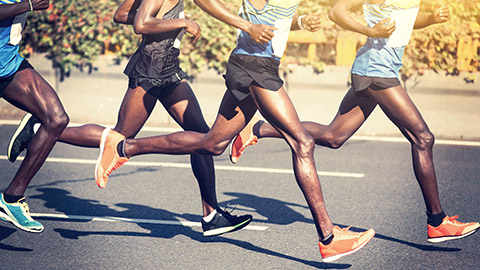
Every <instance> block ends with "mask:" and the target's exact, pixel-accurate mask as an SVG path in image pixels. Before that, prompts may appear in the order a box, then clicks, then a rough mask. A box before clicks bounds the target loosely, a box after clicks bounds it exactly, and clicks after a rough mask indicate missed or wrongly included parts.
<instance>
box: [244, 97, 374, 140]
mask: <svg viewBox="0 0 480 270" xmlns="http://www.w3.org/2000/svg"><path fill="white" fill-rule="evenodd" d="M376 105H377V102H376V101H375V100H374V99H372V98H362V97H358V96H356V95H355V93H354V91H353V89H350V90H349V91H348V92H347V94H346V95H345V97H344V98H343V100H342V103H341V104H340V108H339V109H338V112H337V114H336V116H335V118H334V119H333V121H332V122H331V123H330V124H329V125H322V124H319V123H316V122H308V121H304V122H302V125H303V127H304V128H305V129H306V130H307V131H308V133H309V134H310V135H311V136H312V137H313V139H314V140H315V144H317V145H321V146H326V147H330V148H335V149H336V148H340V147H341V146H342V145H343V144H344V143H345V142H346V141H347V140H348V139H349V138H350V137H351V136H352V135H353V134H354V133H355V132H356V131H357V130H358V129H359V128H360V127H361V126H362V124H363V123H364V122H365V120H366V119H367V118H368V117H369V116H370V114H371V113H372V111H373V110H374V109H375V107H376ZM257 130H258V131H257V132H255V135H257V137H259V138H264V137H275V138H281V137H282V136H281V134H280V133H279V132H278V131H277V130H276V129H275V128H274V127H273V126H272V125H270V124H269V123H264V124H262V125H261V126H260V127H259V128H258V129H257ZM254 131H255V129H254Z"/></svg>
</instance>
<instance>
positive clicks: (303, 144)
mask: <svg viewBox="0 0 480 270" xmlns="http://www.w3.org/2000/svg"><path fill="white" fill-rule="evenodd" d="M297 143H298V144H297V146H296V147H295V149H294V151H295V153H296V154H297V156H299V157H309V156H313V151H314V149H315V141H314V140H313V138H312V136H310V135H308V134H306V136H304V138H302V139H301V140H299V141H297Z"/></svg>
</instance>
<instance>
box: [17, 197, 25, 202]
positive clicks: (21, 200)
mask: <svg viewBox="0 0 480 270" xmlns="http://www.w3.org/2000/svg"><path fill="white" fill-rule="evenodd" d="M24 202H25V197H23V198H21V199H20V200H18V201H17V203H24Z"/></svg>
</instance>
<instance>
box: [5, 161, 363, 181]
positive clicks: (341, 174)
mask: <svg viewBox="0 0 480 270" xmlns="http://www.w3.org/2000/svg"><path fill="white" fill-rule="evenodd" d="M23 158H24V157H18V158H17V160H23ZM0 159H4V160H7V159H8V158H7V156H0ZM46 162H58V163H74V164H96V163H97V161H96V160H94V159H77V158H55V157H49V158H47V160H46ZM123 166H140V167H169V168H184V169H190V168H191V165H190V163H173V162H148V161H128V162H127V163H125V165H123ZM215 170H222V171H241V172H257V173H279V174H293V170H291V169H276V168H260V167H242V166H233V165H232V166H222V165H215ZM92 173H93V169H92ZM317 173H318V175H320V176H333V177H350V178H363V177H365V174H363V173H346V172H326V171H318V172H317Z"/></svg>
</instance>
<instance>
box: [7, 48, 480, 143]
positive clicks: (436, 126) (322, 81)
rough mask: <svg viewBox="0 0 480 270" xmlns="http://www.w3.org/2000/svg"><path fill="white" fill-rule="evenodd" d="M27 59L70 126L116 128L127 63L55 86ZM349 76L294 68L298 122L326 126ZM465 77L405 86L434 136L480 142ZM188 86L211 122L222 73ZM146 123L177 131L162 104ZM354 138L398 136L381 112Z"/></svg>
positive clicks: (478, 86)
mask: <svg viewBox="0 0 480 270" xmlns="http://www.w3.org/2000/svg"><path fill="white" fill-rule="evenodd" d="M30 61H31V63H32V64H33V65H34V67H35V68H36V69H37V70H38V71H39V73H41V74H42V75H43V76H44V77H45V78H46V79H47V81H48V82H49V83H50V84H51V85H52V86H54V88H55V89H56V90H57V91H58V94H59V96H60V98H61V100H62V102H63V104H64V106H65V109H66V111H67V113H68V114H69V116H70V119H71V122H72V123H89V122H93V123H99V124H107V125H114V124H115V122H116V119H117V112H118V109H119V106H120V103H121V101H122V99H123V95H124V93H125V90H126V88H127V78H126V76H125V75H123V68H124V66H125V64H126V62H122V63H121V64H120V65H116V64H114V60H113V57H109V56H105V57H102V58H101V59H100V60H99V61H98V62H97V64H96V66H97V68H98V70H96V71H94V72H92V74H90V75H89V74H87V72H80V71H73V72H72V74H71V76H70V77H69V78H67V79H66V80H65V81H63V82H59V81H58V80H56V77H55V72H54V71H53V70H52V69H51V68H50V66H51V64H50V62H48V60H46V59H45V58H43V57H42V56H35V57H33V58H31V59H30ZM348 74H349V69H348V67H327V68H326V70H325V72H324V73H321V74H314V73H313V72H312V70H311V69H310V68H308V67H296V68H295V69H294V72H293V73H292V74H290V75H288V77H287V78H286V79H285V81H286V83H287V84H286V86H287V87H288V92H289V95H290V96H291V98H292V100H293V102H294V103H295V105H296V108H297V111H298V113H299V115H300V118H301V119H302V120H309V121H316V122H320V123H329V122H330V121H331V120H332V119H333V117H334V115H335V113H336V111H337V109H338V106H339V104H340V102H341V100H342V98H343V96H344V94H345V92H346V90H347V89H348V87H347V80H348ZM464 77H466V75H461V76H457V77H452V76H443V75H442V74H436V73H434V72H427V73H426V74H425V75H424V76H422V77H417V78H413V79H411V80H410V81H408V82H407V89H408V92H409V94H410V96H411V98H412V99H413V101H414V102H415V103H416V105H417V107H418V108H419V110H420V112H421V113H422V115H423V117H424V119H425V120H426V122H427V123H428V125H429V127H430V129H431V130H432V132H433V133H434V134H435V135H436V137H437V138H440V139H454V140H468V141H479V140H480V125H479V124H478V123H480V106H479V105H480V78H479V79H477V81H476V82H474V83H466V82H465V81H464ZM192 87H193V88H194V90H195V93H196V95H197V97H198V99H199V102H200V105H201V107H202V109H203V112H204V116H205V118H206V120H207V122H208V123H209V124H212V123H213V121H214V120H215V116H216V114H217V111H218V107H219V104H220V101H221V98H222V96H223V93H224V90H225V87H224V82H223V79H222V77H221V75H220V74H217V73H216V72H215V71H212V70H208V71H205V72H202V73H201V74H200V75H199V76H198V77H197V79H196V80H195V81H194V82H193V83H192ZM22 115H23V112H21V111H19V110H18V109H16V108H14V107H12V106H11V105H9V104H8V103H6V102H5V101H0V118H3V119H19V118H20V117H21V116H22ZM146 125H147V126H171V127H176V124H175V123H173V121H172V120H171V118H170V117H169V116H168V114H167V113H166V112H165V110H164V109H163V108H161V106H159V107H158V108H157V109H155V111H154V113H153V114H152V116H151V117H150V119H149V120H148V122H147V124H146ZM356 135H363V136H394V137H400V136H401V134H400V132H399V131H398V130H397V128H396V127H395V126H394V125H393V124H392V123H391V122H390V121H389V120H388V119H387V118H386V117H385V115H384V114H383V112H382V111H381V110H380V109H379V108H377V109H376V110H375V111H374V113H373V114H372V115H371V116H370V118H369V119H368V120H367V122H366V123H365V124H364V126H362V127H361V128H360V130H359V131H358V132H357V134H356Z"/></svg>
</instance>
